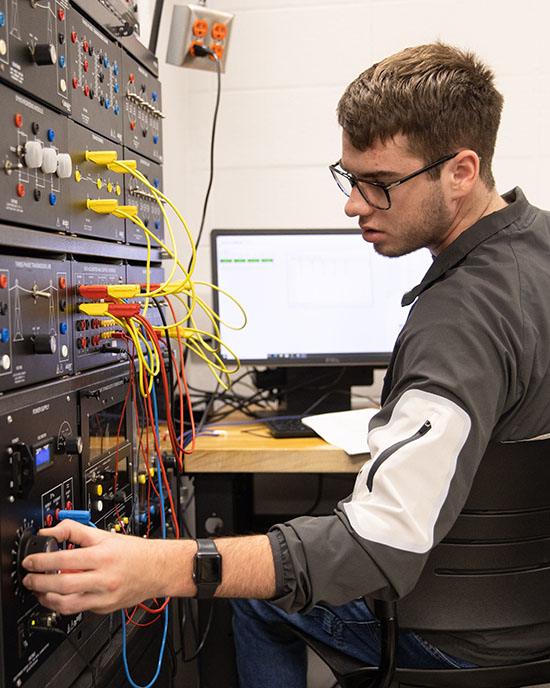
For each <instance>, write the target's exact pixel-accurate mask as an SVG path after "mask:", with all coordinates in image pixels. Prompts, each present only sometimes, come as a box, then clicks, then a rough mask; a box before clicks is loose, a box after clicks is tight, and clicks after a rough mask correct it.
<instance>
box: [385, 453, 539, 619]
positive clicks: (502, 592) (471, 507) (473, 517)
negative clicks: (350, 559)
mask: <svg viewBox="0 0 550 688" xmlns="http://www.w3.org/2000/svg"><path fill="white" fill-rule="evenodd" d="M398 610H399V612H398V614H399V625H400V626H401V627H410V628H415V629H417V630H419V631H422V630H434V631H437V630H444V631H449V632H452V631H462V630H494V629H499V628H510V627H516V628H517V627H521V626H530V625H532V624H537V623H550V440H533V441H528V442H518V443H491V444H490V445H489V447H488V448H487V452H486V453H485V455H484V457H483V459H482V461H481V464H480V467H479V470H478V472H477V474H476V477H475V480H474V484H473V486H472V490H471V492H470V495H469V497H468V500H467V502H466V505H465V507H464V509H463V511H462V512H461V514H460V516H459V518H458V520H457V522H456V524H455V525H454V526H453V528H452V530H451V531H450V532H449V534H448V535H447V537H446V538H445V539H444V540H443V541H442V542H441V543H440V544H438V545H437V546H436V547H435V548H434V549H433V550H432V552H431V554H430V556H429V558H428V562H427V564H426V567H425V568H424V571H423V573H422V575H421V577H420V580H419V582H418V584H417V586H416V587H415V589H414V590H413V592H411V593H410V594H409V595H407V596H406V597H404V598H403V599H401V600H400V601H399V605H398Z"/></svg>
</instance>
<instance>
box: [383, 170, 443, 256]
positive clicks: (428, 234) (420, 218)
mask: <svg viewBox="0 0 550 688" xmlns="http://www.w3.org/2000/svg"><path fill="white" fill-rule="evenodd" d="M450 226H451V214H450V212H449V209H448V208H447V206H446V204H445V200H444V197H443V193H442V191H441V187H440V184H439V181H438V182H437V183H435V184H434V190H433V191H432V193H431V194H430V195H429V196H428V197H427V198H425V199H424V201H423V202H422V204H421V205H420V207H419V208H418V210H417V212H416V214H415V216H414V217H413V218H411V219H407V220H406V221H405V222H404V223H403V225H402V227H401V228H400V229H399V231H398V233H397V241H394V242H392V243H390V244H389V245H386V246H384V245H377V243H378V242H377V243H374V250H375V251H376V252H377V253H379V254H380V255H382V256H386V257H387V258H398V257H399V256H405V255H407V254H409V253H413V252H414V251H418V249H421V248H429V249H431V250H433V249H434V248H435V247H437V246H438V245H440V244H441V242H442V241H443V239H444V238H445V236H446V235H447V233H448V232H449V229H450Z"/></svg>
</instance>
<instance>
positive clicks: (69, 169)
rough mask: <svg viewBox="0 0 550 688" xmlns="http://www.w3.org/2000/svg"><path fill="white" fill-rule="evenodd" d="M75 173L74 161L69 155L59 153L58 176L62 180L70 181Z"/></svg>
mask: <svg viewBox="0 0 550 688" xmlns="http://www.w3.org/2000/svg"><path fill="white" fill-rule="evenodd" d="M72 173H73V161H72V160H71V156H70V155H69V154H68V153H59V155H58V156H57V176H58V177H59V178H60V179H68V178H69V177H70V176H71V174H72Z"/></svg>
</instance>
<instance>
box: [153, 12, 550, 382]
mask: <svg viewBox="0 0 550 688" xmlns="http://www.w3.org/2000/svg"><path fill="white" fill-rule="evenodd" d="M173 4H174V3H173V1H172V0H170V1H168V2H165V9H164V15H163V20H162V24H161V33H160V38H159V50H158V54H159V57H160V61H161V79H162V82H163V99H164V110H165V112H166V114H167V119H166V120H165V123H164V125H165V159H166V164H165V185H166V191H167V193H168V195H169V196H170V197H171V198H172V199H173V200H174V201H175V202H176V204H177V205H178V207H179V208H180V209H181V210H182V212H183V214H184V216H185V218H186V219H187V221H188V222H189V224H190V227H191V229H192V231H193V232H194V233H195V234H196V231H197V229H198V223H199V220H200V214H201V210H202V204H203V199H204V193H205V189H206V183H207V177H208V155H209V142H210V130H211V124H212V113H213V107H214V100H215V90H216V77H215V75H214V74H210V73H207V72H203V71H195V70H189V69H182V68H178V67H173V66H171V65H167V64H166V63H165V62H164V57H165V54H166V40H167V34H168V29H169V24H170V18H171V14H172V5H173ZM182 4H183V3H182ZM207 6H208V7H209V8H212V9H220V10H224V11H229V12H233V13H235V15H236V16H235V20H234V23H233V29H232V36H231V43H230V49H229V53H228V59H227V71H226V73H225V74H224V75H222V97H221V106H220V115H219V122H218V131H217V138H216V153H215V157H216V172H215V179H214V187H213V191H212V195H211V201H210V206H209V211H208V215H207V220H206V230H207V231H206V234H205V236H204V238H203V241H202V244H201V249H200V259H199V263H198V267H197V270H196V273H195V278H196V279H209V278H210V265H209V245H208V232H209V231H210V229H211V228H214V227H218V228H219V227H229V228H234V227H242V228H253V227H270V228H273V227H276V228H277V227H281V228H282V227H291V228H292V227H346V226H354V224H355V223H354V221H352V220H349V219H348V218H346V217H345V215H344V213H343V200H344V199H343V196H342V195H341V193H340V192H339V191H338V189H337V188H336V186H335V184H334V182H333V181H332V179H331V177H330V175H329V172H328V170H327V165H328V164H329V163H332V162H334V161H335V160H336V159H338V158H339V156H340V132H339V129H338V126H337V123H336V117H335V108H336V103H337V101H338V98H339V97H340V95H341V93H342V91H343V90H344V88H345V87H346V85H347V84H348V83H349V82H350V81H351V80H352V79H354V78H355V77H356V76H357V75H358V74H359V73H360V72H361V71H362V70H363V69H365V68H366V67H368V66H370V65H371V64H372V63H373V62H374V61H376V60H378V59H380V58H382V57H384V56H386V55H388V54H390V53H393V52H396V51H397V50H400V49H402V48H404V47H406V46H409V45H416V44H419V43H424V42H430V41H433V40H435V39H441V40H443V41H446V42H449V43H452V44H455V45H458V46H461V47H465V48H471V49H474V50H475V51H476V52H477V53H478V54H479V55H480V56H481V57H482V58H483V59H485V60H486V62H487V63H488V64H490V65H491V66H492V67H493V68H494V70H495V72H496V74H497V83H498V86H499V88H500V90H501V91H502V93H503V94H504V97H505V110H504V116H503V121H502V125H501V134H500V139H499V142H498V145H497V150H496V156H495V163H494V171H495V177H496V180H497V186H498V188H499V190H500V191H501V192H503V191H506V190H508V189H509V188H511V187H513V186H515V185H516V184H520V185H521V186H522V187H523V189H524V191H525V192H526V194H527V196H528V198H529V199H530V200H531V201H532V202H533V203H535V204H537V205H540V206H543V207H550V190H549V184H548V178H549V176H550V140H549V137H548V136H547V123H548V122H550V88H549V85H550V52H549V50H548V45H547V40H548V26H549V24H550V3H548V2H546V1H545V0H523V1H522V2H521V3H518V2H517V1H516V0H461V1H460V2H458V1H457V0H362V1H360V0H357V1H355V2H346V1H344V0H342V1H340V2H338V1H337V0H278V1H277V0H208V3H207ZM179 243H180V251H181V252H182V253H183V255H184V256H186V259H185V261H184V262H185V263H186V262H187V259H188V256H189V253H188V251H187V248H186V247H187V244H186V243H185V241H184V239H183V235H180V239H179ZM365 250H371V249H370V247H367V246H365ZM203 368H204V366H200V367H199V368H197V367H196V366H195V367H194V368H193V370H192V378H193V379H195V380H197V381H198V382H197V384H205V385H206V384H209V385H210V384H211V383H210V375H209V374H206V375H204V374H203V373H202V369H203Z"/></svg>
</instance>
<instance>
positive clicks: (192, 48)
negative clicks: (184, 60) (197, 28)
mask: <svg viewBox="0 0 550 688" xmlns="http://www.w3.org/2000/svg"><path fill="white" fill-rule="evenodd" d="M196 45H202V46H204V43H203V42H202V41H192V42H191V45H190V46H189V53H190V54H191V55H192V56H193V57H196V55H195V46H196Z"/></svg>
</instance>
